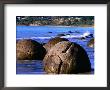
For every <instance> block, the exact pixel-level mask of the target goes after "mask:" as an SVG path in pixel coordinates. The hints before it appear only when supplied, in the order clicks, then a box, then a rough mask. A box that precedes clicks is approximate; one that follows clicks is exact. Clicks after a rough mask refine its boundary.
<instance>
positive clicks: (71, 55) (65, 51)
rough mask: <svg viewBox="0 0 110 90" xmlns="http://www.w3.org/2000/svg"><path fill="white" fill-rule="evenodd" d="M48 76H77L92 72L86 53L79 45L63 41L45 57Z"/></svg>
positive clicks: (45, 68)
mask: <svg viewBox="0 0 110 90" xmlns="http://www.w3.org/2000/svg"><path fill="white" fill-rule="evenodd" d="M43 61H44V70H45V71H46V73H48V74H77V73H84V72H90V71H91V63H90V60H89V58H88V55H87V53H86V51H85V50H84V49H83V48H82V47H81V46H80V45H78V44H76V43H71V42H69V41H62V42H59V43H57V44H55V46H53V47H52V48H51V49H50V51H48V53H47V54H46V55H45V57H44V60H43Z"/></svg>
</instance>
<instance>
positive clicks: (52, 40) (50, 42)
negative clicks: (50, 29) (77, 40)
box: [43, 37, 68, 52]
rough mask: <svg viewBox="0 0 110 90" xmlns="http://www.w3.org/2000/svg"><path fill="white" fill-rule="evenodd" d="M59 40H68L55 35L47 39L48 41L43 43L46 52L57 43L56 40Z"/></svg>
mask: <svg viewBox="0 0 110 90" xmlns="http://www.w3.org/2000/svg"><path fill="white" fill-rule="evenodd" d="M61 41H68V40H67V39H65V38H60V37H55V38H52V39H50V40H49V41H48V43H47V44H45V45H44V46H43V47H44V48H45V49H46V51H47V52H48V51H49V50H50V49H51V48H52V47H53V46H54V45H55V44H57V43H58V42H61Z"/></svg>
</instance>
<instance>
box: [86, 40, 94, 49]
mask: <svg viewBox="0 0 110 90" xmlns="http://www.w3.org/2000/svg"><path fill="white" fill-rule="evenodd" d="M87 46H88V47H92V48H93V47H94V38H92V39H91V40H90V41H89V42H88V43H87Z"/></svg>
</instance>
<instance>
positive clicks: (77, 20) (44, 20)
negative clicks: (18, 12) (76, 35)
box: [16, 16, 94, 27]
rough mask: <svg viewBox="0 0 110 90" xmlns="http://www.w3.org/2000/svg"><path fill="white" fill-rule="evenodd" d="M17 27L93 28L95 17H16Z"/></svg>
mask: <svg viewBox="0 0 110 90" xmlns="http://www.w3.org/2000/svg"><path fill="white" fill-rule="evenodd" d="M16 25H25V26H81V27H93V26H94V16H16Z"/></svg>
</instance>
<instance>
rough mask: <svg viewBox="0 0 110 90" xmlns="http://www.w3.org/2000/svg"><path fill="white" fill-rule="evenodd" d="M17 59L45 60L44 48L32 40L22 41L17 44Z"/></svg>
mask: <svg viewBox="0 0 110 90" xmlns="http://www.w3.org/2000/svg"><path fill="white" fill-rule="evenodd" d="M16 43H17V44H16V58H17V59H18V60H36V59H38V60H43V57H44V55H45V49H44V47H43V46H42V45H41V44H39V43H38V42H36V41H34V40H31V39H22V40H18V41H17V42H16Z"/></svg>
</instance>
